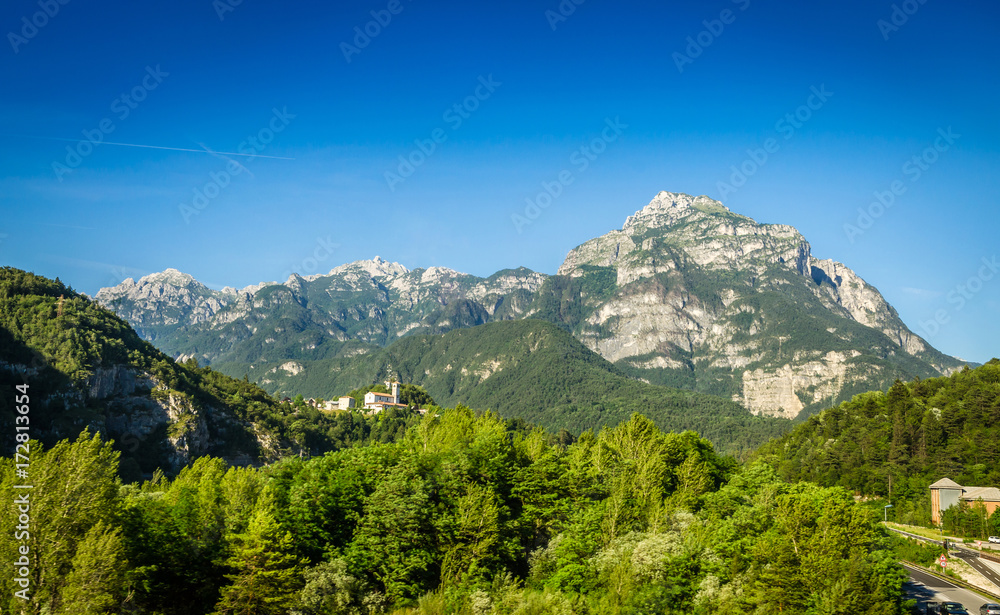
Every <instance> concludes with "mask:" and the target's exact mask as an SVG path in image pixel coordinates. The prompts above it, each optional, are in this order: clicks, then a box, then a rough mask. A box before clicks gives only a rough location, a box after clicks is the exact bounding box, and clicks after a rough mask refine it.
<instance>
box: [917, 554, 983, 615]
mask: <svg viewBox="0 0 1000 615" xmlns="http://www.w3.org/2000/svg"><path fill="white" fill-rule="evenodd" d="M903 567H904V568H906V570H907V572H909V573H910V580H909V581H908V582H907V583H906V584H905V586H904V589H905V590H906V597H907V598H916V599H917V601H918V602H919V605H920V612H921V613H923V612H924V611H925V609H926V608H927V603H928V602H946V601H952V602H961V603H962V604H963V605H964V606H965V608H966V609H967V610H968V611H969V613H972V614H973V615H975V614H976V613H979V607H980V606H982V605H984V604H986V603H987V602H993V600H991V599H989V598H987V597H985V596H981V595H979V594H977V593H975V592H973V591H969V590H967V589H963V588H961V587H959V586H957V585H955V584H953V583H949V582H948V581H944V580H942V579H939V578H937V577H936V576H934V575H931V574H927V573H926V572H923V571H922V570H918V569H916V568H911V567H910V566H907V565H906V564H903Z"/></svg>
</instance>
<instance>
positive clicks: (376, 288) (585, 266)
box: [94, 192, 962, 417]
mask: <svg viewBox="0 0 1000 615" xmlns="http://www.w3.org/2000/svg"><path fill="white" fill-rule="evenodd" d="M97 299H98V301H100V302H101V303H103V304H104V305H106V306H108V307H110V308H111V309H114V310H115V311H116V312H117V313H118V314H119V315H121V316H123V317H124V318H126V319H127V320H128V321H129V322H131V323H133V324H134V325H135V326H136V327H137V330H139V332H140V334H142V335H144V336H145V337H146V338H147V339H150V340H151V341H154V342H156V343H157V344H158V345H159V346H160V347H161V349H163V350H165V351H166V352H169V353H171V354H173V355H174V356H185V357H187V356H194V357H196V358H198V359H199V360H200V361H210V362H222V361H226V362H230V363H237V364H239V363H244V364H251V363H254V364H258V365H259V364H260V363H265V364H273V366H274V367H275V368H276V369H277V368H279V367H282V368H283V364H286V362H287V360H288V359H289V358H293V359H296V360H299V361H301V360H308V359H314V358H322V357H328V356H333V354H334V353H339V354H338V355H337V356H352V355H356V354H362V353H364V352H366V348H371V346H363V345H362V346H360V347H359V346H357V345H354V346H350V345H349V344H350V343H355V344H357V343H363V344H372V345H379V346H382V345H386V344H389V343H391V342H392V341H394V340H396V339H398V338H399V337H401V336H403V335H410V334H415V333H441V332H445V331H447V330H449V329H453V328H460V327H467V326H474V325H477V324H481V323H483V322H488V321H490V320H502V319H517V318H525V317H529V316H530V317H535V318H545V319H548V320H553V321H555V322H558V323H559V324H561V325H563V326H565V327H566V328H568V329H570V330H572V331H573V333H574V335H575V336H576V337H577V338H578V339H580V340H581V341H582V342H583V343H584V344H586V345H587V346H588V347H589V348H591V349H592V350H594V351H595V352H597V353H599V354H600V355H602V356H603V357H605V358H606V359H608V360H610V361H612V362H615V363H617V364H618V365H619V366H620V367H622V368H623V369H626V370H627V371H629V372H631V373H633V374H634V375H635V376H636V377H639V378H643V379H646V380H649V381H651V382H659V383H663V384H671V385H677V386H684V387H688V388H694V389H697V390H701V391H704V392H708V393H714V394H718V395H724V396H726V397H731V398H732V399H734V400H737V401H740V402H742V403H743V404H744V405H746V406H747V408H749V409H750V410H751V411H753V412H755V413H762V414H770V415H777V416H786V417H792V416H795V415H797V414H799V413H801V412H811V411H814V410H817V409H819V408H822V407H824V406H826V405H829V404H831V403H836V402H838V401H840V400H841V399H843V398H844V397H845V396H848V397H849V396H850V394H853V393H855V392H859V391H860V390H865V389H874V388H882V387H884V386H886V385H887V384H890V383H891V382H892V381H893V380H894V379H895V378H897V377H898V378H904V379H909V378H913V377H915V376H921V377H928V376H934V375H938V374H942V373H948V372H949V371H950V370H953V369H956V368H957V367H959V366H960V365H961V364H962V363H961V362H960V361H958V360H957V359H954V358H953V357H948V356H946V355H943V354H942V353H940V352H938V351H937V350H935V349H934V348H932V347H931V346H930V345H929V344H927V342H925V341H924V340H922V339H921V338H920V337H919V336H917V335H916V334H914V333H913V332H912V331H910V330H909V329H908V328H907V327H906V325H905V324H904V323H903V322H902V321H901V320H900V319H899V315H898V314H897V313H896V311H895V310H894V309H893V308H892V306H890V305H889V304H888V303H887V302H886V301H885V299H884V298H883V297H882V295H881V294H880V293H879V292H878V290H877V289H875V288H874V287H872V286H871V285H869V284H867V283H866V282H865V281H864V280H862V279H861V278H860V277H859V276H858V275H857V274H855V273H854V272H853V271H851V269H849V268H848V267H846V266H845V265H843V264H841V263H838V262H835V261H832V260H827V259H819V258H816V257H814V256H813V255H812V253H811V248H810V245H809V243H808V242H807V241H806V240H805V238H804V237H803V236H802V235H801V234H800V233H799V232H798V231H797V230H796V229H794V228H793V227H791V226H787V225H782V224H760V223H757V222H756V221H754V220H752V219H750V218H748V217H746V216H742V215H740V214H737V213H734V212H732V211H730V210H729V209H728V208H726V207H725V206H724V205H722V203H719V202H718V201H715V200H712V199H710V198H708V197H706V196H690V195H687V194H681V193H672V192H660V193H659V194H657V195H656V196H655V197H654V198H653V200H652V201H650V203H649V204H648V205H647V206H646V207H644V208H642V209H641V210H639V211H637V212H636V213H635V214H633V215H631V216H629V217H628V218H627V219H626V220H625V223H624V225H623V226H622V228H621V229H620V230H613V231H611V232H609V233H607V234H605V235H603V236H601V237H597V238H595V239H592V240H590V241H587V242H585V243H584V244H582V245H580V246H578V247H576V248H574V249H573V250H571V251H570V252H569V254H568V255H567V256H566V259H565V261H564V262H563V264H562V266H560V267H559V270H558V273H557V275H556V276H547V275H545V274H541V273H537V272H534V271H530V270H527V269H515V270H504V271H501V272H498V273H497V274H494V275H493V276H490V277H489V278H478V277H476V276H472V275H469V274H465V273H461V272H458V271H454V270H452V269H447V268H443V267H430V268H427V269H415V270H409V269H407V268H406V267H404V266H402V265H400V264H398V263H391V262H387V261H385V260H383V259H381V258H379V257H375V258H374V259H372V260H368V261H357V262H354V263H349V264H345V265H340V266H338V267H336V268H334V269H333V270H331V271H330V272H329V273H328V274H324V275H313V276H308V277H300V276H297V275H292V276H291V277H290V278H289V279H288V280H287V281H286V282H284V283H283V284H277V283H262V284H259V285H255V286H252V287H247V288H244V289H242V290H240V291H236V290H234V289H229V288H227V289H224V290H223V291H212V290H211V289H208V288H207V287H205V286H204V285H202V284H200V283H199V282H197V281H196V280H194V279H193V278H192V277H191V276H188V275H185V274H181V273H180V272H177V271H175V270H167V271H165V272H163V273H161V274H154V275H152V276H146V277H144V278H142V279H141V280H139V282H133V281H132V280H126V281H125V282H123V283H122V284H120V285H118V286H117V287H114V288H111V289H102V290H101V291H100V292H99V293H98V295H97ZM345 344H348V346H345ZM297 364H298V363H297ZM94 386H95V387H97V388H98V389H102V387H105V386H106V385H103V384H101V383H100V382H99V379H98V382H96V383H95V385H94ZM102 390H103V389H102Z"/></svg>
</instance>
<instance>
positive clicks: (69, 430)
mask: <svg viewBox="0 0 1000 615" xmlns="http://www.w3.org/2000/svg"><path fill="white" fill-rule="evenodd" d="M25 382H27V383H28V385H29V387H30V388H29V398H30V420H31V423H30V426H31V437H32V438H36V439H38V440H41V441H42V442H46V443H55V442H56V441H58V440H60V439H63V438H75V437H76V436H77V435H78V434H79V433H80V432H81V431H82V430H83V429H85V428H88V429H90V430H91V432H100V433H102V434H104V436H105V437H110V438H114V439H115V440H116V446H117V448H118V449H119V451H120V452H121V453H122V467H123V468H124V470H125V472H126V474H125V476H126V477H128V478H133V479H134V478H138V476H139V475H140V474H141V473H150V472H153V471H154V470H155V469H157V468H162V469H165V470H168V471H169V470H172V469H177V468H179V467H181V466H183V465H184V464H186V463H188V462H189V461H191V460H193V459H194V458H196V457H199V456H202V455H208V454H211V455H215V456H219V457H223V458H225V459H227V460H228V461H230V462H231V463H237V464H246V463H255V462H261V461H266V460H273V459H276V458H278V457H279V456H281V455H283V454H288V453H295V452H298V451H300V450H303V449H304V450H305V451H307V452H315V453H321V452H324V451H328V450H333V449H335V448H337V447H339V446H343V445H347V444H350V443H351V442H357V441H361V440H363V439H364V438H365V437H367V436H369V435H370V433H371V426H369V425H367V424H365V423H364V421H361V420H360V419H357V418H356V417H355V418H352V417H339V418H331V417H327V416H324V415H321V414H320V413H318V412H316V411H311V412H309V411H308V410H307V409H304V408H293V407H291V406H290V405H288V404H279V403H278V402H277V401H276V400H275V399H274V398H272V397H271V396H270V395H268V394H267V393H265V392H264V391H263V390H261V389H260V388H259V387H257V386H256V385H254V384H252V383H249V382H243V381H240V380H234V379H232V378H229V377H228V376H225V375H223V374H221V373H219V372H216V371H213V370H210V369H206V368H199V367H197V366H196V364H194V363H193V362H189V363H187V364H180V363H176V362H175V361H174V360H173V359H171V358H170V357H168V356H167V355H165V354H163V353H162V352H161V351H159V350H157V349H156V348H154V347H153V345H152V344H150V343H149V342H146V341H144V340H142V339H141V338H140V337H139V336H138V335H137V334H136V333H135V332H134V331H133V330H132V329H131V328H130V327H129V325H128V323H126V322H124V321H123V320H121V319H120V318H118V317H117V316H115V315H114V314H112V313H111V312H109V311H108V310H106V309H105V308H103V307H101V306H100V305H98V304H96V303H94V302H93V301H91V300H90V299H88V298H87V297H85V296H83V295H81V294H79V293H76V292H75V291H73V289H71V288H69V287H67V286H65V285H64V284H62V283H61V282H60V281H59V280H54V281H53V280H49V279H46V278H43V277H41V276H36V275H34V274H31V273H27V272H24V271H20V270H17V269H14V268H11V267H4V268H2V269H0V429H6V430H7V432H8V433H14V427H13V425H14V417H15V416H16V415H15V411H14V407H13V403H14V399H15V396H14V388H13V387H14V386H15V385H17V384H22V383H25Z"/></svg>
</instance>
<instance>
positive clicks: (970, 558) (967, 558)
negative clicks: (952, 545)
mask: <svg viewBox="0 0 1000 615" xmlns="http://www.w3.org/2000/svg"><path fill="white" fill-rule="evenodd" d="M954 553H957V554H958V555H956V557H959V558H961V560H962V561H963V562H965V563H966V564H968V565H970V566H972V569H973V570H975V571H976V572H978V573H979V574H981V575H983V576H984V577H986V579H987V580H988V581H990V582H991V583H993V584H994V585H996V586H997V588H998V589H1000V574H997V572H996V570H994V569H993V568H990V567H989V566H987V565H986V564H984V563H983V562H982V561H980V559H979V558H978V557H977V556H976V554H975V552H973V551H966V550H965V549H958V550H956V551H954Z"/></svg>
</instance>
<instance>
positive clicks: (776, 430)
mask: <svg viewBox="0 0 1000 615" xmlns="http://www.w3.org/2000/svg"><path fill="white" fill-rule="evenodd" d="M217 367H218V369H220V370H222V371H224V372H227V373H229V374H231V375H233V376H241V375H242V374H243V373H244V370H247V371H248V372H249V376H250V378H251V379H252V380H254V381H257V382H260V383H261V386H263V387H264V388H265V389H268V390H272V391H286V390H294V391H299V392H301V393H303V394H304V395H307V396H316V397H323V398H326V399H331V398H335V397H338V396H340V395H345V394H346V393H347V392H348V391H350V390H352V389H354V388H356V387H358V386H360V385H363V384H367V383H371V382H381V381H382V380H385V379H387V378H397V379H399V380H400V381H402V382H412V383H414V384H418V385H420V386H422V387H424V388H425V389H426V390H427V392H428V393H430V395H431V396H432V397H433V398H434V399H435V400H436V401H437V402H438V403H439V404H441V405H444V406H453V405H455V404H458V403H463V404H465V405H468V406H470V407H473V408H477V409H491V410H494V411H496V412H498V413H499V414H501V415H502V416H505V417H517V418H521V419H523V420H525V421H528V422H531V423H535V424H538V425H542V426H544V427H546V428H549V429H552V430H559V429H568V430H570V431H572V432H574V433H580V432H582V431H585V430H587V429H597V428H600V427H601V426H603V425H609V426H612V425H615V424H617V423H619V422H620V421H622V420H625V419H626V418H628V416H629V415H630V414H631V413H633V412H642V413H643V414H645V415H646V416H648V417H650V418H651V419H652V420H653V421H655V422H656V423H657V425H659V426H660V428H661V429H664V430H668V431H683V430H685V429H693V430H697V431H698V432H699V433H701V434H702V435H703V436H705V437H706V438H708V439H710V440H711V441H713V442H714V443H715V444H716V446H717V447H718V448H719V449H720V450H722V451H724V452H728V453H735V454H739V453H743V452H746V451H748V450H751V449H753V448H755V447H757V446H758V445H760V444H761V443H763V442H764V441H765V440H767V439H768V438H771V437H774V436H776V435H778V434H780V433H782V432H783V431H784V430H785V429H787V428H788V427H789V426H790V425H789V423H788V422H786V421H782V420H779V419H774V418H767V417H755V416H752V415H751V414H750V413H749V412H748V411H747V410H746V409H745V408H743V407H741V406H740V405H739V404H737V403H735V402H732V401H730V400H728V399H725V398H720V397H715V396H711V395H705V394H702V393H696V392H693V391H684V390H679V389H674V388H670V387H663V386H656V385H651V384H647V383H644V382H640V381H638V380H636V379H634V378H632V377H629V376H628V375H626V374H625V373H623V372H622V371H621V370H619V369H618V368H616V367H615V366H614V365H612V364H611V363H609V362H608V361H606V360H605V359H603V358H601V357H600V356H598V355H597V354H595V353H594V352H592V351H590V350H588V349H587V348H585V347H584V346H583V345H582V344H581V343H580V342H578V341H577V340H576V339H574V338H573V337H572V336H571V335H570V334H569V333H567V332H566V331H564V330H563V329H561V328H560V327H558V326H556V325H553V324H551V323H547V322H543V321H539V320H521V321H507V322H497V323H489V324H485V325H481V326H477V327H471V328H466V329H458V330H454V331H450V332H448V333H445V334H443V335H417V336H408V337H405V338H403V339H401V340H399V341H397V342H396V343H394V344H392V345H391V346H389V347H388V348H385V349H382V350H378V351H373V352H369V353H366V354H359V355H356V356H352V357H349V358H336V359H326V360H318V361H284V362H281V363H263V364H254V365H253V366H252V367H251V366H248V365H244V364H222V365H219V366H217Z"/></svg>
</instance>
